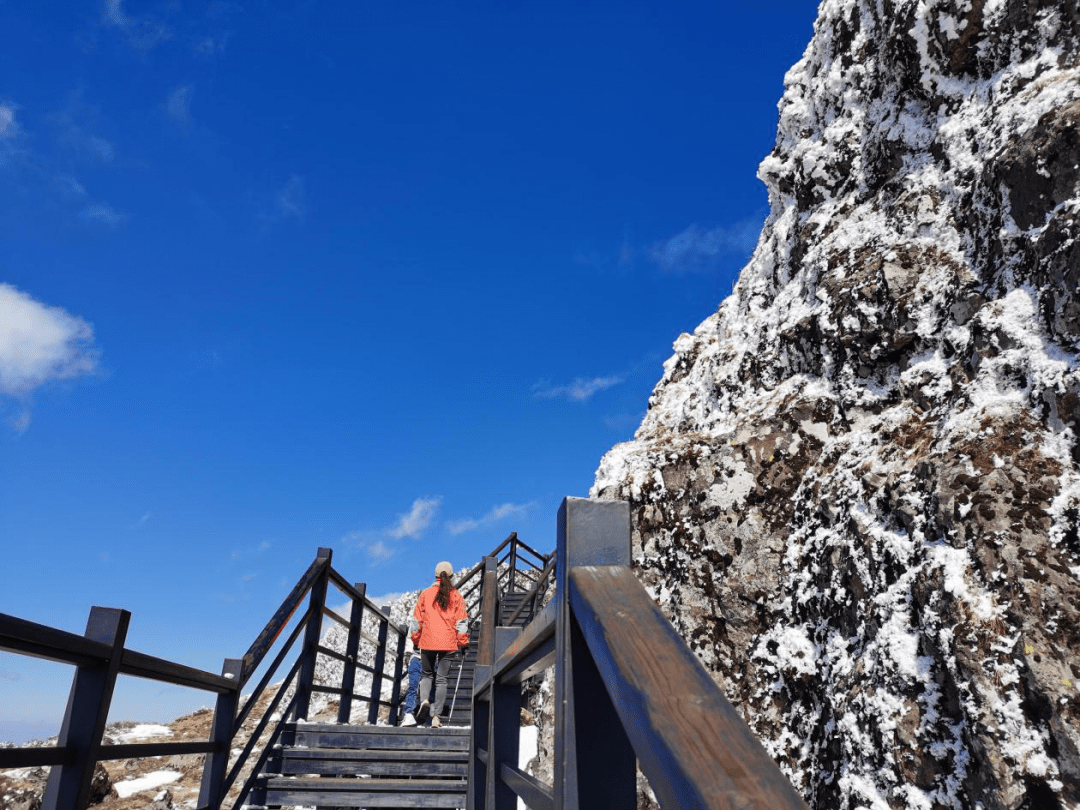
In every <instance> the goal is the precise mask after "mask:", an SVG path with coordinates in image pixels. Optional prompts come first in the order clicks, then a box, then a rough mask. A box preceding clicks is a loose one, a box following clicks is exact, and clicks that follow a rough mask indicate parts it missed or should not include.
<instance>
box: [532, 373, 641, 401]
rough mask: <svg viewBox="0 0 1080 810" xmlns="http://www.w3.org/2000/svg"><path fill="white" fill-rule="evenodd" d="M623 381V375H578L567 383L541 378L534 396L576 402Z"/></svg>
mask: <svg viewBox="0 0 1080 810" xmlns="http://www.w3.org/2000/svg"><path fill="white" fill-rule="evenodd" d="M622 381H623V378H622V377H618V376H610V377H593V378H592V379H586V378H584V377H577V378H575V379H574V380H573V381H572V382H570V383H567V384H566V385H552V384H551V383H550V382H549V381H548V380H540V382H538V383H536V384H535V385H534V386H533V388H532V392H533V396H537V397H540V398H541V399H557V398H566V399H569V400H572V401H574V402H587V401H588V400H589V399H591V398H592V396H593V395H594V394H596V393H598V392H600V391H603V390H605V389H608V388H612V387H613V386H616V385H618V384H619V383H621V382H622Z"/></svg>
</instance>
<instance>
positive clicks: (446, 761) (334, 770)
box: [281, 748, 469, 779]
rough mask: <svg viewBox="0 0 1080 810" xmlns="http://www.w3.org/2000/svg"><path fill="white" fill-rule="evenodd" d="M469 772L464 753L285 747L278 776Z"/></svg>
mask: <svg viewBox="0 0 1080 810" xmlns="http://www.w3.org/2000/svg"><path fill="white" fill-rule="evenodd" d="M468 772H469V752H468V751H439V752H437V753H432V752H431V751H427V750H423V751H385V750H374V751H371V750H367V751H361V750H357V749H355V748H288V749H285V750H283V751H282V758H281V774H282V775H297V774H323V775H327V776H360V775H364V776H414V777H415V776H422V777H432V776H456V777H458V778H461V779H464V778H465V777H466V776H467V775H468Z"/></svg>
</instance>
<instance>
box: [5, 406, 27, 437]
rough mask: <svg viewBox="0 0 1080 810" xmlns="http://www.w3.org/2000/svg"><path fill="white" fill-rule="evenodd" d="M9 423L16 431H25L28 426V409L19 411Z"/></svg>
mask: <svg viewBox="0 0 1080 810" xmlns="http://www.w3.org/2000/svg"><path fill="white" fill-rule="evenodd" d="M9 424H10V425H11V426H12V427H13V428H14V429H15V432H16V433H26V431H27V429H29V427H30V411H21V412H20V413H19V415H18V416H16V417H15V418H14V419H12V420H11V421H10V422H9Z"/></svg>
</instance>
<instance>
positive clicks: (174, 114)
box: [165, 84, 193, 124]
mask: <svg viewBox="0 0 1080 810" xmlns="http://www.w3.org/2000/svg"><path fill="white" fill-rule="evenodd" d="M192 92H193V91H192V87H191V85H189V84H185V85H181V86H180V87H177V88H176V89H175V90H173V92H172V95H171V96H169V100H168V101H167V102H165V111H166V112H167V113H168V114H169V117H170V118H172V119H173V120H174V121H176V122H177V123H178V124H187V123H188V122H189V121H191V95H192Z"/></svg>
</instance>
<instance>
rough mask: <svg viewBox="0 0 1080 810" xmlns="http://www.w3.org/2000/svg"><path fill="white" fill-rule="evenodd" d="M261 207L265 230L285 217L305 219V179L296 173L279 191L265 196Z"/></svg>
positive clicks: (260, 215) (261, 217)
mask: <svg viewBox="0 0 1080 810" xmlns="http://www.w3.org/2000/svg"><path fill="white" fill-rule="evenodd" d="M259 207H260V208H261V209H262V210H261V211H260V213H259V219H260V220H261V221H262V227H263V230H264V231H265V230H267V229H268V228H269V227H270V226H271V225H273V224H274V223H276V222H280V221H282V220H285V219H303V218H304V215H305V214H306V213H307V206H306V204H305V193H304V181H303V179H301V178H300V177H299V176H297V175H295V174H294V175H293V176H292V177H290V178H289V180H288V182H286V183H285V185H283V186H282V187H281V188H279V189H278V190H277V191H274V192H273V193H272V194H270V195H269V196H268V197H263V199H262V200H261V201H260V202H259Z"/></svg>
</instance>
